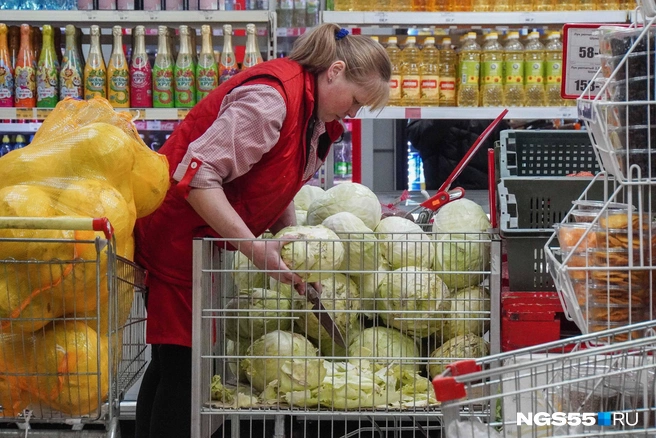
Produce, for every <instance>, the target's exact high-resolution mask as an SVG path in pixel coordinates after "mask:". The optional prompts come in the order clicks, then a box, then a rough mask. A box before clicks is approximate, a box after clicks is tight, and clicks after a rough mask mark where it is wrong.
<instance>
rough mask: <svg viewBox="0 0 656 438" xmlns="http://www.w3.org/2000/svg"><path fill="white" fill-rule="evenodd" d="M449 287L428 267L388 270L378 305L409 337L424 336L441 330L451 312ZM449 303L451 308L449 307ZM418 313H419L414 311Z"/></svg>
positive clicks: (389, 323)
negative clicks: (443, 322)
mask: <svg viewBox="0 0 656 438" xmlns="http://www.w3.org/2000/svg"><path fill="white" fill-rule="evenodd" d="M448 296H449V289H448V288H447V287H446V285H445V284H444V282H443V281H442V280H441V279H440V277H438V276H437V275H436V274H435V273H434V272H433V271H431V270H430V269H426V268H416V267H414V266H411V267H408V268H400V269H396V270H394V271H392V272H391V273H388V274H387V275H386V276H385V277H384V278H383V280H382V281H381V282H380V285H378V290H377V291H376V297H377V300H376V308H377V309H378V310H380V311H386V310H391V311H392V313H387V312H381V313H380V317H381V319H382V320H383V321H385V322H386V323H387V325H391V326H392V327H395V328H397V329H399V330H400V331H401V332H403V333H406V334H408V335H409V336H415V337H419V338H424V337H426V336H429V335H432V334H433V333H435V332H436V331H438V330H439V329H440V328H441V326H442V322H441V321H439V320H438V318H440V317H444V314H443V313H440V312H444V311H448V301H445V298H448ZM445 306H447V307H445ZM414 312H417V313H414Z"/></svg>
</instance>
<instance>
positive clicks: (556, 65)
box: [545, 32, 565, 106]
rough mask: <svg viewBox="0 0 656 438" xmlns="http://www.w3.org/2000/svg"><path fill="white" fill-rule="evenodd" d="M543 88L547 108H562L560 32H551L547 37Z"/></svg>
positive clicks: (561, 49)
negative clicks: (544, 87) (544, 89)
mask: <svg viewBox="0 0 656 438" xmlns="http://www.w3.org/2000/svg"><path fill="white" fill-rule="evenodd" d="M545 49H546V54H547V62H546V74H545V84H546V85H545V86H546V91H545V94H546V104H547V106H562V105H564V104H565V101H564V99H563V98H562V97H560V86H561V83H562V79H561V78H562V73H563V44H562V43H561V42H560V32H551V33H550V34H549V37H548V41H547V46H546V47H545Z"/></svg>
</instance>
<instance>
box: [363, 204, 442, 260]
mask: <svg viewBox="0 0 656 438" xmlns="http://www.w3.org/2000/svg"><path fill="white" fill-rule="evenodd" d="M375 231H376V233H377V234H376V237H377V238H378V241H379V242H380V252H381V255H382V257H383V259H384V260H385V261H387V263H388V264H389V265H390V266H391V267H392V269H398V268H403V267H406V266H418V267H421V268H430V267H431V266H432V265H433V256H434V254H433V252H434V248H433V243H432V242H433V241H432V240H431V238H430V236H429V235H428V234H426V233H424V231H423V230H422V229H421V227H420V226H419V225H417V224H416V223H414V222H412V221H411V220H408V219H405V218H402V217H399V216H388V217H386V218H384V219H382V220H381V221H380V223H379V224H378V226H377V227H376V229H375Z"/></svg>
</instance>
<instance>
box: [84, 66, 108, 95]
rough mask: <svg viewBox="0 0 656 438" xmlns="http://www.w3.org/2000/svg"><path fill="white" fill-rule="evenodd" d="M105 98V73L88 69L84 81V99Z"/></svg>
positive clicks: (101, 70)
mask: <svg viewBox="0 0 656 438" xmlns="http://www.w3.org/2000/svg"><path fill="white" fill-rule="evenodd" d="M95 96H98V97H105V98H106V97H107V72H106V71H105V70H103V69H99V68H98V69H93V68H91V69H88V70H87V71H86V78H85V80H84V98H85V99H93V98H94V97H95Z"/></svg>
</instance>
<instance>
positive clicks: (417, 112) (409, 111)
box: [404, 108, 421, 119]
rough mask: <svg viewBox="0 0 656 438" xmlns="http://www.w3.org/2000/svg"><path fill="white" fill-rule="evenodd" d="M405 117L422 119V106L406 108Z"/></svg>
mask: <svg viewBox="0 0 656 438" xmlns="http://www.w3.org/2000/svg"><path fill="white" fill-rule="evenodd" d="M404 118H405V119H421V108H406V109H405V117H404Z"/></svg>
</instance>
